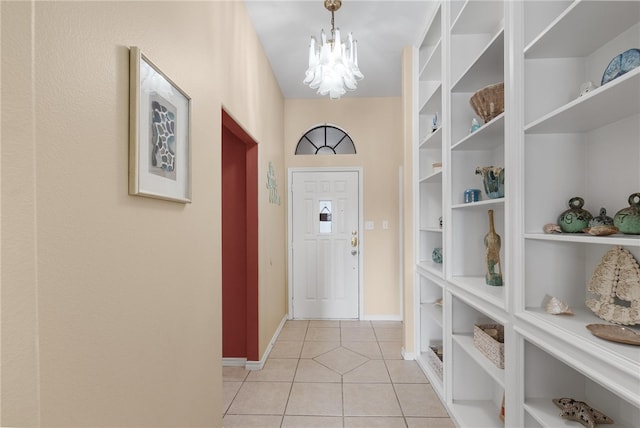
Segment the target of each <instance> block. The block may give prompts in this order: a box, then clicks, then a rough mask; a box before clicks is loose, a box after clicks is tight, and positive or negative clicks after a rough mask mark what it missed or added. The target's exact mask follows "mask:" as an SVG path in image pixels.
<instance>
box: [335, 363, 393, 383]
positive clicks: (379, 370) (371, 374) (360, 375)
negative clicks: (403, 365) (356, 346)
mask: <svg viewBox="0 0 640 428" xmlns="http://www.w3.org/2000/svg"><path fill="white" fill-rule="evenodd" d="M342 378H343V382H344V383H391V378H390V377H389V373H388V372H387V366H386V365H385V364H384V361H383V360H371V361H367V362H366V363H364V364H363V365H361V366H360V367H357V368H355V369H353V370H351V371H350V372H348V373H345V374H344V375H343V377H342Z"/></svg>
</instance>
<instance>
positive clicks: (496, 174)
mask: <svg viewBox="0 0 640 428" xmlns="http://www.w3.org/2000/svg"><path fill="white" fill-rule="evenodd" d="M476 174H477V175H482V183H483V184H484V191H485V193H486V194H487V197H489V199H496V198H503V197H504V168H502V167H500V166H482V167H480V166H479V167H477V168H476Z"/></svg>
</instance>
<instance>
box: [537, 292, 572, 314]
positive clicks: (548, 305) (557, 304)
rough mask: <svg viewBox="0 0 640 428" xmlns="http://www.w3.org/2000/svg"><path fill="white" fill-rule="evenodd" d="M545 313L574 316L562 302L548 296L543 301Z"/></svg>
mask: <svg viewBox="0 0 640 428" xmlns="http://www.w3.org/2000/svg"><path fill="white" fill-rule="evenodd" d="M542 307H543V308H544V311H545V312H546V313H548V314H551V315H573V311H572V310H571V308H570V307H569V305H567V304H566V303H564V302H563V301H562V300H560V299H558V298H557V297H554V296H550V295H548V294H546V295H545V296H544V299H542Z"/></svg>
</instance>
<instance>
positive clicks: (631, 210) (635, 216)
mask: <svg viewBox="0 0 640 428" xmlns="http://www.w3.org/2000/svg"><path fill="white" fill-rule="evenodd" d="M613 225H614V226H615V227H617V228H618V229H619V230H620V232H622V233H626V234H627V235H640V193H632V194H631V196H629V206H628V207H627V208H623V209H621V210H620V211H618V212H617V213H616V215H615V217H614V218H613Z"/></svg>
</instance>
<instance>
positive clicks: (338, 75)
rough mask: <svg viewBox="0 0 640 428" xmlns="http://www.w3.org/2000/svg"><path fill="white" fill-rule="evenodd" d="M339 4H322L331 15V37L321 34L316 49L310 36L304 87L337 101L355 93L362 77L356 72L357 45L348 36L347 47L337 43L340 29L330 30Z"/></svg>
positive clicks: (335, 0) (330, 1)
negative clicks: (350, 93)
mask: <svg viewBox="0 0 640 428" xmlns="http://www.w3.org/2000/svg"><path fill="white" fill-rule="evenodd" d="M340 6H342V0H324V7H325V9H327V10H328V11H329V12H331V36H330V38H329V39H328V40H327V36H326V35H325V33H324V30H322V33H321V36H320V46H318V47H317V48H316V45H317V41H316V38H315V37H313V36H311V44H310V45H309V68H308V69H307V72H306V76H305V79H304V84H305V85H309V87H310V88H312V89H317V90H318V91H317V92H318V94H320V95H327V94H329V97H330V98H332V99H336V98H340V97H341V96H342V95H344V94H345V93H346V92H347V91H348V90H349V91H353V90H354V89H356V86H357V84H358V81H359V80H362V79H363V78H364V76H363V75H362V73H361V72H360V69H359V68H358V42H357V41H356V40H353V34H352V33H349V37H348V40H347V43H342V40H341V39H340V29H339V28H335V26H334V12H335V11H336V10H338V9H340Z"/></svg>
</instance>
